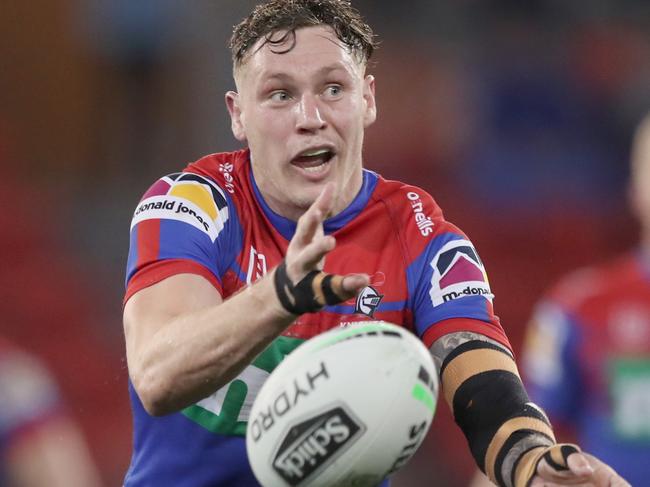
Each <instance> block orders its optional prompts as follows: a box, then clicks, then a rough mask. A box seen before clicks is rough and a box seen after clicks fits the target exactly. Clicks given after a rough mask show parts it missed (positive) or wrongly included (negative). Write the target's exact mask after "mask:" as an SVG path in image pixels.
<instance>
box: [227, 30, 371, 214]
mask: <svg viewBox="0 0 650 487" xmlns="http://www.w3.org/2000/svg"><path fill="white" fill-rule="evenodd" d="M279 37H280V35H279V34H276V36H275V37H274V38H279ZM261 44H262V41H261V40H260V41H258V43H257V44H256V45H255V46H254V47H253V48H252V49H251V53H252V54H249V55H248V57H247V58H246V60H245V62H244V64H243V65H242V66H240V67H239V69H238V70H237V72H236V74H235V78H236V81H237V88H238V90H239V93H233V92H229V93H227V94H226V103H227V105H228V110H229V112H230V115H231V118H232V129H233V133H234V135H235V137H236V138H237V139H238V140H241V141H246V142H247V143H248V146H249V147H250V150H251V159H252V164H253V173H254V175H255V180H256V182H257V184H258V186H259V188H260V190H261V192H262V194H263V195H264V198H265V200H266V201H267V203H268V204H269V205H270V206H271V208H272V209H273V210H274V211H276V212H277V213H280V214H281V215H283V216H286V217H288V218H292V219H297V218H298V217H299V216H300V215H301V214H302V213H304V211H305V210H306V209H307V208H308V207H309V206H310V205H311V204H312V203H313V201H314V200H315V199H316V197H317V196H318V194H319V193H320V191H321V190H322V188H323V187H324V185H325V184H326V183H328V182H330V181H331V182H334V183H335V184H336V192H335V198H334V209H333V212H334V213H338V212H340V211H341V210H343V209H344V208H345V207H346V206H347V205H348V204H349V203H350V202H351V201H352V199H353V198H354V197H355V196H356V193H357V192H358V190H359V189H360V187H361V183H362V171H361V150H362V145H363V134H364V129H365V127H367V126H369V125H370V124H371V123H372V122H374V120H375V117H376V109H375V98H374V79H373V78H372V76H366V75H365V66H364V65H363V64H360V63H359V62H358V61H357V60H356V58H355V57H354V55H353V54H351V53H350V52H349V51H348V50H347V49H346V48H345V47H344V45H343V44H342V43H341V42H340V41H339V39H338V38H337V37H336V35H335V34H334V32H333V31H332V30H331V29H330V28H329V27H327V26H317V27H306V28H302V29H298V30H297V31H296V39H295V46H294V47H293V48H292V49H291V50H290V51H288V52H285V53H283V54H279V53H282V52H283V51H285V50H286V49H288V48H289V47H290V46H291V44H292V37H291V36H287V42H286V44H285V45H271V44H269V43H266V44H264V45H263V46H262V48H261V49H260V48H259V46H260V45H261ZM273 51H275V52H273Z"/></svg>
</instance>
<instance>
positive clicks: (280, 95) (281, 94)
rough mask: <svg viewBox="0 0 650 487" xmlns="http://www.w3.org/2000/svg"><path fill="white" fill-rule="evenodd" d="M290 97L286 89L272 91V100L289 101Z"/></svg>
mask: <svg viewBox="0 0 650 487" xmlns="http://www.w3.org/2000/svg"><path fill="white" fill-rule="evenodd" d="M288 99H289V93H287V92H286V91H274V92H273V93H271V100H273V101H287V100H288Z"/></svg>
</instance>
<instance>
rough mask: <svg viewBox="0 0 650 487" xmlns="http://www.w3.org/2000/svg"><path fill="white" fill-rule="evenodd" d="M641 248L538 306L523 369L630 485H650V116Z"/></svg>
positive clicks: (555, 412)
mask: <svg viewBox="0 0 650 487" xmlns="http://www.w3.org/2000/svg"><path fill="white" fill-rule="evenodd" d="M629 198H630V205H631V208H632V211H633V213H634V214H635V215H636V216H637V218H638V220H639V222H640V228H641V238H640V243H639V246H638V248H636V249H634V250H632V251H630V252H629V253H627V254H625V255H622V256H620V257H618V258H616V259H615V260H612V261H611V262H609V263H606V264H604V265H599V266H594V267H590V268H586V269H582V270H579V271H577V272H575V273H572V274H570V275H568V276H567V277H565V278H563V279H562V280H561V281H560V282H559V283H558V284H557V285H556V286H555V287H554V288H553V289H552V290H551V291H550V292H549V293H548V294H547V296H545V297H544V298H543V299H542V301H541V302H540V303H539V305H538V306H537V308H536V311H535V314H534V316H533V318H532V321H531V324H530V328H529V332H528V335H527V337H526V340H525V342H524V350H523V353H522V367H523V372H524V377H525V379H526V383H527V386H528V392H529V394H530V396H531V399H532V400H534V401H535V402H536V403H537V404H539V405H540V406H541V407H543V408H544V409H545V410H546V412H547V413H548V415H549V417H550V418H551V420H552V421H553V422H554V423H555V424H557V425H558V426H560V427H561V432H562V433H563V434H566V438H565V439H567V440H570V441H573V440H574V439H575V441H577V442H579V443H580V445H582V446H584V448H586V449H588V450H589V451H590V452H593V453H594V454H595V455H597V456H598V457H599V458H602V459H603V460H604V461H606V462H607V463H609V464H610V465H611V466H612V467H614V468H615V469H616V470H617V471H618V472H619V473H620V474H621V475H622V476H624V477H625V478H626V479H627V480H629V481H630V483H631V484H632V485H647V484H648V482H649V479H650V462H649V460H650V115H648V116H646V118H645V119H644V120H643V121H642V123H641V124H640V125H639V127H638V130H637V132H636V134H635V137H634V142H633V146H632V156H631V180H630V186H629Z"/></svg>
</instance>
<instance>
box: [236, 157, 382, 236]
mask: <svg viewBox="0 0 650 487" xmlns="http://www.w3.org/2000/svg"><path fill="white" fill-rule="evenodd" d="M249 168H250V170H249V174H250V181H251V186H252V188H253V193H254V194H255V199H256V200H257V202H258V203H259V204H260V206H261V207H262V210H263V211H264V214H265V215H266V217H267V218H268V219H269V221H270V222H271V224H272V225H273V226H274V227H275V229H276V230H277V231H278V232H279V233H280V235H282V236H283V237H284V238H286V239H287V240H291V238H292V237H293V234H294V233H296V222H295V221H293V220H290V219H288V218H285V217H283V216H282V215H278V214H277V213H276V212H275V211H273V210H272V209H271V207H270V206H269V205H268V204H267V203H266V201H264V197H263V196H262V193H261V192H260V190H259V188H258V187H257V183H256V182H255V177H254V176H253V169H252V167H251V166H249ZM377 179H378V178H377V174H376V173H374V172H372V171H369V170H367V169H364V170H363V183H362V184H361V189H360V190H359V192H358V193H357V195H356V196H355V197H354V199H353V200H352V202H351V203H350V204H349V205H348V206H347V208H345V209H344V210H343V211H342V212H340V213H339V214H337V215H334V216H333V217H332V218H328V219H327V220H325V222H324V224H323V229H324V230H325V233H326V234H330V233H334V232H336V231H337V230H338V229H340V228H342V227H344V226H345V225H347V224H348V223H349V222H350V221H352V220H353V219H354V218H355V217H356V216H357V215H358V214H359V213H361V211H362V210H363V209H364V208H365V207H366V205H367V204H368V200H369V199H370V195H371V194H372V192H373V191H374V190H375V186H376V185H377Z"/></svg>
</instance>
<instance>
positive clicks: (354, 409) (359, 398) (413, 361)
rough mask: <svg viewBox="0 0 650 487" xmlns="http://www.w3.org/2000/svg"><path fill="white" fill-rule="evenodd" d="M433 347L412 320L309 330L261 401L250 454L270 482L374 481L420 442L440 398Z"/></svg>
mask: <svg viewBox="0 0 650 487" xmlns="http://www.w3.org/2000/svg"><path fill="white" fill-rule="evenodd" d="M437 377H438V376H437V372H436V368H435V366H434V364H433V360H432V358H431V354H430V353H429V351H428V350H427V349H426V347H425V346H424V345H423V344H422V342H421V341H420V340H419V339H418V338H417V337H415V335H413V334H412V333H411V332H409V331H408V330H406V329H404V328H402V327H398V326H396V325H392V324H389V323H385V322H378V321H373V322H360V323H356V324H353V325H351V326H348V327H345V328H336V329H333V330H330V331H328V332H325V333H323V334H321V335H318V336H316V337H314V338H312V339H311V340H307V341H306V342H305V343H303V344H302V345H301V346H299V347H298V348H297V349H296V350H295V351H294V352H293V353H291V354H290V355H289V356H288V357H287V358H285V359H284V361H283V362H282V363H281V364H280V365H279V366H278V367H277V368H276V369H275V370H274V371H273V372H272V373H271V375H270V376H269V378H268V379H267V380H266V382H265V383H264V385H263V386H262V388H261V389H260V392H259V394H258V396H257V398H256V399H255V402H254V403H253V407H252V410H251V414H250V417H249V420H248V427H247V430H246V449H247V452H248V459H249V461H250V464H251V467H252V469H253V472H254V474H255V476H256V477H257V480H258V481H259V482H260V483H261V484H262V485H263V486H264V487H295V486H299V487H307V486H308V487H326V486H327V487H333V486H336V487H365V486H368V487H371V486H372V487H374V486H376V485H377V484H379V483H380V482H381V481H382V480H383V479H384V478H386V477H388V476H390V475H391V474H393V473H394V472H396V471H397V470H398V469H400V468H401V467H402V466H403V465H405V464H406V462H407V461H408V460H409V459H410V458H411V456H412V455H413V453H415V451H416V450H417V448H418V447H419V446H420V444H421V443H422V440H423V439H424V437H425V435H426V433H427V431H428V430H429V426H430V425H431V421H432V419H433V414H434V412H435V408H436V402H437V393H438V378H437Z"/></svg>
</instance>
